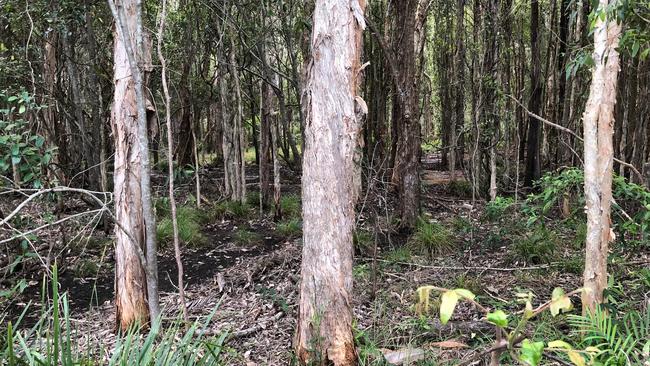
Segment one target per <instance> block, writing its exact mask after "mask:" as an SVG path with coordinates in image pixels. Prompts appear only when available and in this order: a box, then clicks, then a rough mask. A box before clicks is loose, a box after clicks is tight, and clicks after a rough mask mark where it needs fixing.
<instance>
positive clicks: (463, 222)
mask: <svg viewBox="0 0 650 366" xmlns="http://www.w3.org/2000/svg"><path fill="white" fill-rule="evenodd" d="M451 225H452V227H453V228H454V231H455V232H457V233H459V234H467V233H469V232H470V231H472V223H471V222H470V221H469V220H468V219H467V218H465V217H463V216H455V217H454V219H453V221H452V222H451Z"/></svg>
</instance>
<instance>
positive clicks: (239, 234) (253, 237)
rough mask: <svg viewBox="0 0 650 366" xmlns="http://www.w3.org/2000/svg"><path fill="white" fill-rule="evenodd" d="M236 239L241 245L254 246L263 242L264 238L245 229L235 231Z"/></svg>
mask: <svg viewBox="0 0 650 366" xmlns="http://www.w3.org/2000/svg"><path fill="white" fill-rule="evenodd" d="M234 239H235V242H237V243H238V244H241V245H253V244H257V243H259V242H260V241H262V237H261V236H260V235H259V234H258V233H256V232H254V231H250V230H248V229H244V228H240V229H237V231H235V235H234Z"/></svg>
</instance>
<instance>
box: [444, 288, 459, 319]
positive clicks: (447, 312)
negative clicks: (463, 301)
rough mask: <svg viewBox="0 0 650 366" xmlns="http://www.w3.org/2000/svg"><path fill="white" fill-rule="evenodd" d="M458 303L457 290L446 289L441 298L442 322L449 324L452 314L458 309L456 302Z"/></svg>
mask: <svg viewBox="0 0 650 366" xmlns="http://www.w3.org/2000/svg"><path fill="white" fill-rule="evenodd" d="M457 303H458V294H457V293H456V291H453V290H451V291H446V292H445V293H443V294H442V297H441V298H440V322H441V323H442V324H447V322H448V321H449V319H450V318H451V315H452V314H453V313H454V309H456V304H457Z"/></svg>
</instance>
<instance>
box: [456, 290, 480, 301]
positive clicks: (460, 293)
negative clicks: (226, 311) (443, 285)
mask: <svg viewBox="0 0 650 366" xmlns="http://www.w3.org/2000/svg"><path fill="white" fill-rule="evenodd" d="M454 291H455V292H456V294H457V295H458V296H459V297H462V298H465V299H468V300H474V298H476V296H475V295H474V294H473V293H472V291H470V290H465V289H464V288H457V289H455V290H454Z"/></svg>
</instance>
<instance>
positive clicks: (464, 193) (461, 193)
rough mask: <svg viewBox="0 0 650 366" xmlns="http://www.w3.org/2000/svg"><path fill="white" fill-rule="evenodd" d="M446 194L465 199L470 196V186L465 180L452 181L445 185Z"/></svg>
mask: <svg viewBox="0 0 650 366" xmlns="http://www.w3.org/2000/svg"><path fill="white" fill-rule="evenodd" d="M447 192H449V193H450V194H451V195H453V196H456V197H460V198H467V197H471V196H472V184H471V183H470V182H468V181H466V180H460V179H457V180H453V181H451V182H449V184H448V185H447Z"/></svg>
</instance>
